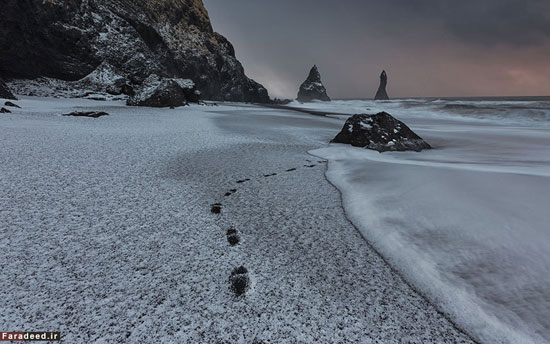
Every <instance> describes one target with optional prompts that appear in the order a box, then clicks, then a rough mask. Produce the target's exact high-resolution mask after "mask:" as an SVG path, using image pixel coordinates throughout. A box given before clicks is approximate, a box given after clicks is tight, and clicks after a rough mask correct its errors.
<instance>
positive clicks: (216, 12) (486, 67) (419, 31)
mask: <svg viewBox="0 0 550 344" xmlns="http://www.w3.org/2000/svg"><path fill="white" fill-rule="evenodd" d="M203 1H204V3H205V5H206V7H207V9H208V11H209V13H210V16H211V18H212V23H213V26H214V29H215V30H217V31H219V32H220V33H222V34H224V35H226V36H227V37H228V38H229V40H230V41H231V42H232V43H233V44H234V45H235V48H236V52H237V57H238V58H239V59H240V60H241V61H242V62H243V65H244V67H245V69H246V70H247V73H248V74H249V75H250V76H251V77H252V78H256V79H257V80H258V81H259V82H261V83H264V84H265V86H267V87H268V88H269V89H270V91H271V92H272V95H274V96H278V97H282V96H284V97H295V96H296V92H297V90H298V86H299V85H300V83H301V82H302V81H303V80H304V79H305V77H306V76H307V72H308V71H309V69H310V68H311V66H312V65H313V64H317V65H318V66H319V67H320V69H321V74H322V77H323V81H324V83H325V86H326V87H327V90H328V92H329V94H330V95H331V96H332V97H334V98H338V97H365V98H367V97H372V96H373V95H374V93H375V92H376V88H377V87H378V76H379V75H380V71H381V70H382V69H386V70H387V71H388V72H389V73H390V84H389V91H390V96H452V95H456V96H465V95H486V94H492V95H494V94H499V93H501V94H504V93H506V94H507V95H509V94H513V93H515V94H517V95H528V94H533V95H534V94H537V95H541V94H550V77H549V75H548V73H543V72H542V71H543V70H545V69H548V63H549V62H548V56H550V1H549V0H523V1H521V0H475V1H474V0H461V1H456V0H453V1H450V0H376V1H374V0H339V1H337V2H336V1H334V0H277V1H273V0H231V1H228V0H203ZM495 65H498V66H504V67H502V68H494V66H495ZM510 70H511V71H512V72H511V73H510V72H509V71H510ZM518 70H519V71H521V73H516V72H514V71H518ZM537 74H538V75H539V77H537V78H536V80H537V82H536V83H533V82H527V81H526V80H534V79H533V77H532V76H533V75H537ZM526 75H528V76H530V77H529V79H526V77H525V76H526ZM504 80H507V81H508V82H509V83H508V85H504V84H503V81H504Z"/></svg>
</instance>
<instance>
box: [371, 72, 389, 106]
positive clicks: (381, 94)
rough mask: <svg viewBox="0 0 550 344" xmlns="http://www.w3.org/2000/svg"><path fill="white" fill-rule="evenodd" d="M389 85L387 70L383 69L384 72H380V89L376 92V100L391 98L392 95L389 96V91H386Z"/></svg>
mask: <svg viewBox="0 0 550 344" xmlns="http://www.w3.org/2000/svg"><path fill="white" fill-rule="evenodd" d="M387 85H388V75H387V74H386V71H385V70H383V71H382V74H380V86H379V87H378V91H377V92H376V96H374V100H389V99H390V97H388V92H386V86H387Z"/></svg>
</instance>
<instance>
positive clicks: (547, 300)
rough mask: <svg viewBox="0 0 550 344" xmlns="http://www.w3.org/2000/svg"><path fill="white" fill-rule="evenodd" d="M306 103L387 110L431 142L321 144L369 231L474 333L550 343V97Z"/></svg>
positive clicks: (491, 339) (485, 338) (347, 203)
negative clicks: (406, 147)
mask: <svg viewBox="0 0 550 344" xmlns="http://www.w3.org/2000/svg"><path fill="white" fill-rule="evenodd" d="M293 105H295V106H303V105H300V104H293ZM307 108H309V109H314V110H323V109H324V110H325V111H330V112H339V113H358V112H371V113H372V112H377V111H382V110H386V111H388V112H390V113H392V114H393V115H394V116H396V117H398V118H399V119H401V120H403V121H404V122H405V123H407V124H408V125H409V126H410V127H411V128H412V129H413V130H415V131H416V132H417V133H418V134H420V136H422V137H423V138H424V139H426V140H427V141H428V142H429V143H430V144H432V145H433V146H434V147H435V148H436V149H434V150H432V151H425V152H422V153H420V154H419V153H384V154H379V153H377V152H373V151H367V150H364V149H359V148H353V147H349V146H344V145H331V147H329V148H324V149H320V150H315V151H312V152H311V153H312V154H315V155H317V156H319V157H322V158H326V159H329V160H330V163H329V169H328V173H327V176H328V177H329V179H330V180H331V182H332V183H333V184H334V185H336V186H337V187H338V188H339V189H340V190H341V191H342V193H343V202H344V207H345V209H346V213H347V214H348V216H349V218H350V219H351V221H352V222H353V223H354V224H355V225H356V226H357V227H358V228H359V229H360V231H361V232H362V233H363V234H364V236H365V237H366V238H367V239H368V240H369V241H370V242H371V243H372V244H373V246H374V247H376V248H377V249H378V250H379V251H380V252H381V253H382V254H383V256H384V257H386V258H387V259H388V260H389V261H390V262H391V264H392V265H393V266H395V267H396V268H397V269H398V270H399V271H400V272H401V273H403V274H404V276H405V277H406V279H407V280H409V281H411V283H413V285H415V286H416V287H417V288H418V289H419V290H421V291H422V292H423V293H425V295H427V297H428V298H429V299H430V300H431V301H432V302H434V303H435V304H437V305H438V306H439V308H440V309H442V310H443V311H444V312H445V313H446V314H449V315H450V317H451V318H452V319H454V320H455V321H456V322H457V323H458V324H460V325H461V326H462V327H464V328H465V329H467V330H468V332H469V333H472V334H473V335H474V337H475V338H477V339H479V340H480V341H482V342H485V343H548V342H550V212H549V211H548V209H549V208H548V207H549V205H550V178H549V177H550V121H549V118H550V117H549V114H550V102H548V100H546V101H527V100H523V101H520V100H518V101H498V100H486V101H465V100H463V101H447V102H445V101H435V100H404V101H399V100H397V101H392V102H372V101H347V102H344V101H341V102H333V103H332V104H321V103H314V104H309V105H307ZM366 109H369V110H366ZM336 117H342V118H343V116H336Z"/></svg>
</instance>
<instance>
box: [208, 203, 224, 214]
mask: <svg viewBox="0 0 550 344" xmlns="http://www.w3.org/2000/svg"><path fill="white" fill-rule="evenodd" d="M210 211H211V212H212V213H213V214H220V213H221V212H222V205H221V204H220V203H215V204H212V208H211V209H210Z"/></svg>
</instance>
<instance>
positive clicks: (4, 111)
mask: <svg viewBox="0 0 550 344" xmlns="http://www.w3.org/2000/svg"><path fill="white" fill-rule="evenodd" d="M0 113H11V111H10V110H8V109H6V108H1V109H0Z"/></svg>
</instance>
